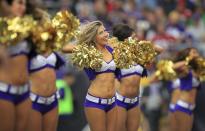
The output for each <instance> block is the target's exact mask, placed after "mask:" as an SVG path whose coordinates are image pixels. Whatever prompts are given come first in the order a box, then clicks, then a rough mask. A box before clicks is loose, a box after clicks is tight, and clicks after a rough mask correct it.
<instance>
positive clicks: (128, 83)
mask: <svg viewBox="0 0 205 131" xmlns="http://www.w3.org/2000/svg"><path fill="white" fill-rule="evenodd" d="M140 80H141V77H140V76H138V75H132V76H128V77H124V78H122V79H121V81H120V87H119V88H118V92H119V93H120V94H121V95H122V96H126V97H129V98H134V97H136V96H138V95H139V87H140Z"/></svg>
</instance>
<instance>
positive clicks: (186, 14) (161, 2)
mask: <svg viewBox="0 0 205 131" xmlns="http://www.w3.org/2000/svg"><path fill="white" fill-rule="evenodd" d="M35 2H37V3H38V4H39V5H40V6H43V8H46V9H47V10H48V11H50V12H51V13H54V12H56V11H58V10H59V9H68V10H70V11H71V12H72V13H73V14H75V15H76V16H77V17H78V18H79V19H80V21H81V22H86V21H93V20H100V21H102V22H103V23H104V25H105V27H106V28H107V30H108V31H111V29H112V26H113V25H114V24H117V23H126V24H128V25H129V26H130V27H131V28H133V29H135V31H136V37H137V38H138V39H140V40H143V39H147V40H151V41H153V43H154V44H157V45H160V46H161V47H163V48H164V49H165V50H166V51H165V53H163V54H162V55H160V56H159V57H160V59H161V58H166V59H172V58H173V55H174V54H175V53H176V52H177V51H179V50H181V49H184V48H187V47H195V48H197V49H198V50H199V52H200V53H201V54H202V55H204V56H205V0H36V1H35ZM3 7H4V6H2V7H1V8H3ZM4 8H6V7H4ZM0 14H3V12H0ZM110 33H111V32H110ZM110 35H112V33H111V34H110ZM69 68H71V67H70V66H69ZM60 72H65V69H64V70H63V71H60ZM73 72H75V73H73ZM70 76H75V77H76V79H75V82H74V81H73V78H72V80H70V79H71V78H70ZM65 77H66V78H68V77H69V78H68V79H69V80H68V81H72V82H68V83H67V84H71V83H72V84H71V88H72V90H71V91H72V93H73V95H72V97H73V103H74V104H70V105H71V106H72V108H74V111H73V109H72V111H70V114H69V116H68V117H67V118H66V119H65V120H63V121H60V122H61V124H60V125H62V128H63V126H65V125H66V124H68V125H69V126H68V127H66V129H67V130H69V129H70V130H72V129H75V131H80V130H81V129H82V128H83V126H85V124H86V122H85V118H84V116H83V106H82V105H83V104H82V103H83V99H84V96H85V94H86V90H87V88H86V87H88V80H87V79H86V76H85V74H84V73H83V72H77V71H75V70H73V67H72V69H70V70H69V71H68V72H67V75H65ZM59 78H61V79H63V78H62V76H61V77H60V76H59ZM79 82H80V83H79ZM149 87H151V88H145V89H144V93H143V94H142V95H143V96H144V98H145V99H144V101H145V102H144V106H143V107H144V108H143V110H144V111H145V113H144V114H145V116H146V117H147V119H148V123H150V129H152V130H153V131H158V130H159V128H158V127H159V122H160V120H161V119H163V118H162V117H161V116H162V114H163V113H164V114H165V116H166V113H167V112H166V111H167V110H166V109H167V108H166V107H165V106H166V104H165V103H167V104H168V99H169V98H168V97H169V96H168V93H167V91H166V88H163V87H164V85H163V83H154V84H152V85H149ZM201 97H203V96H200V99H201ZM153 103H154V105H153ZM156 103H158V104H156ZM164 104H165V105H164ZM164 107H165V108H164ZM164 110H166V111H164ZM164 114H163V115H164ZM165 125H166V124H165ZM77 128H79V129H77ZM59 131H63V129H61V127H59Z"/></svg>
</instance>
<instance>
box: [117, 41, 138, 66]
mask: <svg viewBox="0 0 205 131" xmlns="http://www.w3.org/2000/svg"><path fill="white" fill-rule="evenodd" d="M115 43H117V42H115ZM136 43H137V41H136V40H134V39H131V38H129V39H126V40H125V41H123V42H118V45H117V46H115V47H114V51H113V56H114V61H115V63H116V66H117V67H118V68H121V69H123V68H129V67H131V66H133V65H134V64H135V63H134V60H133V58H135V55H134V47H135V45H136Z"/></svg>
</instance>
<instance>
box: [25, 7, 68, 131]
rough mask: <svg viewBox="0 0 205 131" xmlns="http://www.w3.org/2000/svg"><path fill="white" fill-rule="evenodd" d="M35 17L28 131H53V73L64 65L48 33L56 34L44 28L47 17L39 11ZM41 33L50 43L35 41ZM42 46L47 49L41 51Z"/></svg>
mask: <svg viewBox="0 0 205 131" xmlns="http://www.w3.org/2000/svg"><path fill="white" fill-rule="evenodd" d="M38 13H39V14H38V15H39V21H38V25H37V27H36V32H33V36H32V44H33V46H32V54H31V56H32V58H31V59H30V60H29V63H28V68H29V73H30V81H31V89H30V99H31V101H32V109H31V111H30V117H29V126H28V131H56V130H57V123H58V107H57V106H58V98H59V97H60V94H59V92H58V91H57V88H56V70H57V69H59V68H60V67H61V66H63V65H64V64H65V62H64V60H63V59H62V58H61V56H60V55H58V53H57V52H55V51H54V48H53V47H54V46H55V44H56V43H55V41H54V40H55V39H54V38H55V35H52V33H51V32H49V31H50V30H52V31H55V30H54V29H53V28H52V27H51V26H48V27H47V28H46V27H44V25H45V23H46V25H49V24H51V23H49V22H48V21H50V19H48V18H47V15H48V14H47V13H46V12H45V11H43V10H40V9H38ZM45 15H46V16H45ZM45 17H46V18H45ZM41 25H42V26H41ZM38 28H41V30H40V31H39V30H38ZM49 29H50V30H49ZM42 30H43V31H42ZM41 31H42V32H43V33H44V32H47V33H48V34H49V33H50V34H49V35H50V36H51V39H48V40H47V41H44V40H42V39H38V38H39V37H37V38H36V35H39V34H40V35H41V34H42V32H41ZM53 34H54V33H53ZM44 46H46V48H42V47H44Z"/></svg>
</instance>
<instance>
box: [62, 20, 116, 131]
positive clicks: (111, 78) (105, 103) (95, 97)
mask: <svg viewBox="0 0 205 131" xmlns="http://www.w3.org/2000/svg"><path fill="white" fill-rule="evenodd" d="M81 33H82V34H83V35H81V37H80V38H79V42H84V43H85V44H87V45H92V46H94V47H95V48H96V49H97V50H98V51H100V52H101V53H102V55H103V62H102V66H101V68H100V69H91V68H85V69H84V70H85V72H86V73H87V75H88V77H89V79H90V81H91V84H90V87H89V89H88V93H87V95H86V98H85V103H84V107H85V115H86V118H87V121H88V123H89V126H90V129H91V131H115V125H116V124H115V122H116V107H115V85H114V82H115V70H116V65H115V62H114V60H113V55H112V51H113V49H112V48H111V47H110V46H108V44H107V43H108V36H109V34H108V32H107V31H106V30H105V27H104V26H103V23H102V22H100V21H94V22H90V23H88V24H86V25H84V28H83V29H82V30H81ZM74 48H75V46H71V45H66V46H65V47H64V49H63V51H64V52H67V53H71V52H72V51H73V49H74Z"/></svg>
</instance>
